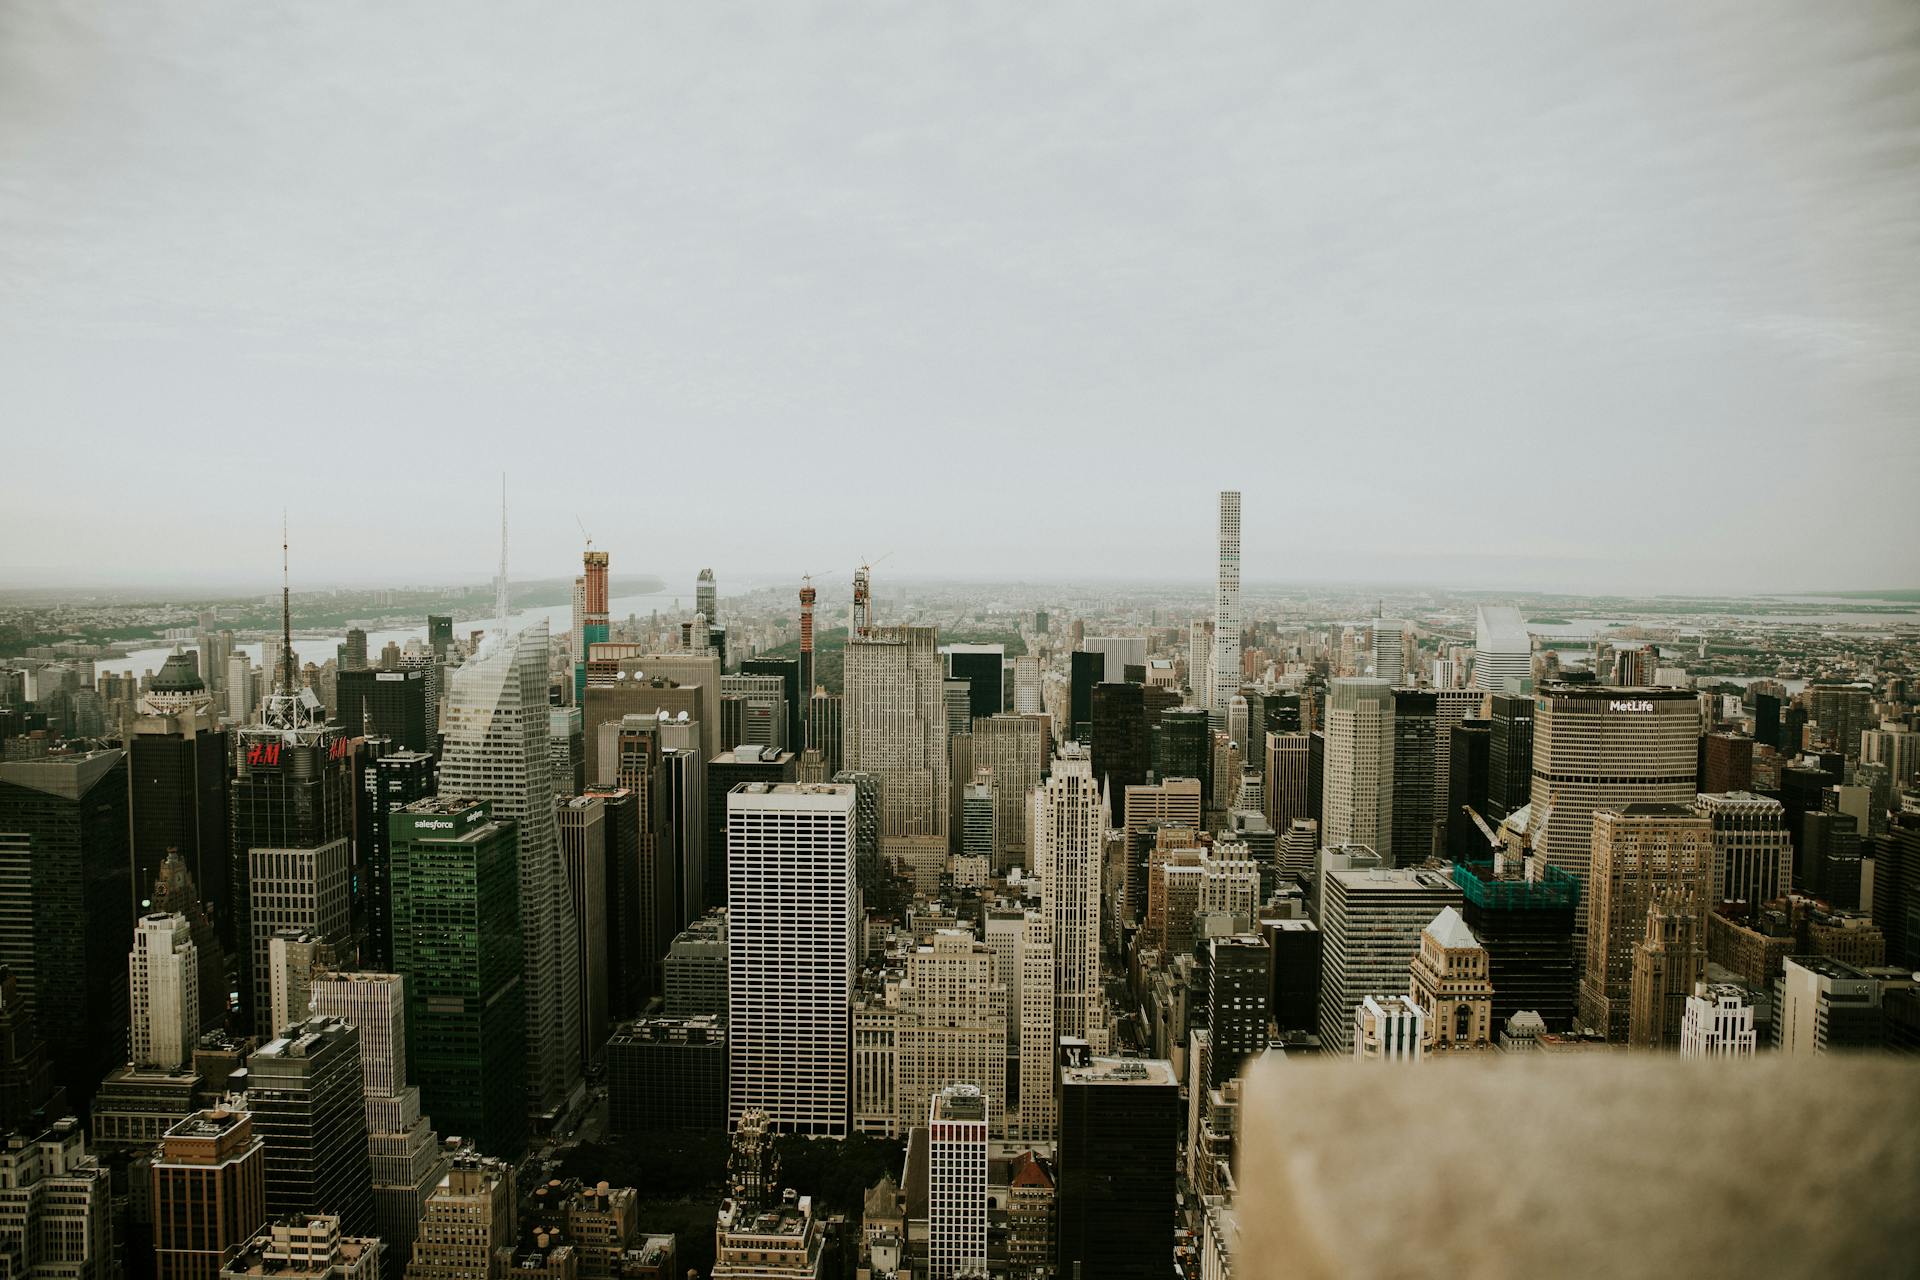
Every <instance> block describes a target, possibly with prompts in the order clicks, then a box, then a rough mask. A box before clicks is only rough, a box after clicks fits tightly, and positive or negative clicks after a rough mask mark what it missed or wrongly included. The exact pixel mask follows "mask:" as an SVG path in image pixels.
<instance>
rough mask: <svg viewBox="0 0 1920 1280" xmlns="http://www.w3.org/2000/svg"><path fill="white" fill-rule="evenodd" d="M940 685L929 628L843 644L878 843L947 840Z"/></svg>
mask: <svg viewBox="0 0 1920 1280" xmlns="http://www.w3.org/2000/svg"><path fill="white" fill-rule="evenodd" d="M945 680H946V677H945V675H944V674H943V673H942V670H941V662H940V653H939V641H938V637H937V636H936V635H935V632H934V629H933V628H932V627H870V628H869V633H868V634H867V635H866V636H864V637H859V638H856V639H854V640H853V641H852V642H851V643H849V644H848V645H847V650H846V680H845V685H846V731H845V733H846V744H845V762H846V767H847V768H848V769H854V770H858V771H860V772H862V773H872V774H875V775H877V776H878V777H879V779H880V835H881V837H882V838H883V839H884V838H887V837H890V836H921V835H924V836H944V835H946V833H947V812H948V808H949V796H948V779H947V765H948V761H947V721H946V707H945V704H944V701H943V692H944V690H943V686H944V683H945ZM775 1119H776V1121H777V1120H778V1119H779V1117H777V1116H776V1117H775Z"/></svg>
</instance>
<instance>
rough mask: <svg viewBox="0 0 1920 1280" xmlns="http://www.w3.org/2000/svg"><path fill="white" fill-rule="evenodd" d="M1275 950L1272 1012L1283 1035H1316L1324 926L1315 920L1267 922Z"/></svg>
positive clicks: (1265, 927) (1262, 925)
mask: <svg viewBox="0 0 1920 1280" xmlns="http://www.w3.org/2000/svg"><path fill="white" fill-rule="evenodd" d="M1260 932H1261V933H1262V934H1264V935H1265V936H1266V939H1267V945H1268V946H1269V947H1270V948H1271V949H1272V951H1273V961H1272V968H1273V985H1272V994H1271V995H1270V996H1269V1011H1270V1012H1271V1013H1272V1015H1273V1025H1274V1026H1275V1027H1277V1028H1278V1029H1279V1030H1281V1031H1282V1032H1286V1031H1305V1032H1309V1033H1311V1032H1313V1031H1314V1029H1315V1028H1316V1027H1318V1026H1319V1021H1320V967H1321V966H1320V926H1318V925H1316V924H1315V923H1314V922H1313V921H1311V920H1263V921H1261V922H1260Z"/></svg>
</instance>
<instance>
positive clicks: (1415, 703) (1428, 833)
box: [1389, 689, 1439, 866]
mask: <svg viewBox="0 0 1920 1280" xmlns="http://www.w3.org/2000/svg"><path fill="white" fill-rule="evenodd" d="M1438 704H1439V696H1438V695H1437V694H1436V693H1434V691H1433V690H1431V689H1395V690H1394V691H1393V839H1392V840H1391V841H1390V842H1389V843H1390V845H1391V847H1392V849H1393V851H1394V852H1393V856H1394V861H1395V862H1397V863H1398V864H1400V865H1402V866H1414V865H1415V864H1417V863H1421V862H1425V861H1426V860H1427V858H1429V857H1430V856H1432V854H1433V831H1434V817H1435V814H1436V812H1437V804H1436V798H1435V795H1434V756H1435V754H1436V753H1437V752H1438V750H1439V745H1438V740H1437V734H1438V728H1439V722H1438V719H1437V716H1436V714H1435V713H1436V710H1437V707H1438Z"/></svg>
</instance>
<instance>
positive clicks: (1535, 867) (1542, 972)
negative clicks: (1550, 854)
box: [1453, 832, 1580, 1031]
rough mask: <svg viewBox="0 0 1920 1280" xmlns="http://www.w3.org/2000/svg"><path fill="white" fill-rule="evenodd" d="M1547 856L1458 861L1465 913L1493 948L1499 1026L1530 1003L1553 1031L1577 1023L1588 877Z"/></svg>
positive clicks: (1490, 957)
mask: <svg viewBox="0 0 1920 1280" xmlns="http://www.w3.org/2000/svg"><path fill="white" fill-rule="evenodd" d="M1475 838H1476V839H1478V838H1479V837H1478V833H1477V832H1476V833H1475ZM1483 847H1484V846H1483ZM1477 856H1478V855H1476V857H1477ZM1539 863H1540V859H1538V858H1506V857H1502V858H1501V859H1499V860H1497V861H1491V862H1489V861H1483V860H1476V861H1472V862H1469V861H1467V860H1465V859H1464V858H1457V860H1456V861H1455V862H1454V864H1453V882H1454V883H1455V884H1457V885H1459V886H1460V891H1461V893H1462V895H1463V896H1464V897H1465V899H1466V901H1465V902H1464V903H1463V904H1462V906H1461V908H1460V913H1461V917H1462V918H1463V919H1464V920H1465V921H1466V923H1467V927H1468V928H1469V929H1471V930H1472V931H1473V933H1474V936H1475V937H1477V938H1478V939H1479V940H1480V945H1481V946H1483V947H1485V948H1486V952H1487V962H1488V973H1489V976H1490V978H1491V980H1492V982H1493V1025H1494V1026H1495V1027H1496V1028H1499V1027H1504V1026H1506V1025H1507V1019H1508V1018H1511V1017H1512V1016H1513V1015H1514V1014H1516V1013H1518V1012H1520V1011H1521V1010H1522V1009H1530V1010H1532V1011H1533V1012H1535V1013H1537V1014H1539V1015H1540V1019H1541V1021H1542V1022H1543V1023H1544V1024H1545V1025H1546V1027H1547V1028H1548V1029H1549V1030H1551V1031H1565V1030H1566V1029H1567V1028H1568V1027H1569V1026H1571V1025H1572V1023H1573V1012H1574V1006H1573V994H1574V975H1575V973H1576V970H1577V966H1576V964H1575V957H1574V950H1573V916H1574V909H1575V907H1577V906H1578V905H1579V901H1580V882H1579V881H1578V880H1576V879H1574V877H1573V875H1572V873H1571V872H1567V871H1562V870H1561V869H1560V868H1559V867H1548V866H1541V865H1539Z"/></svg>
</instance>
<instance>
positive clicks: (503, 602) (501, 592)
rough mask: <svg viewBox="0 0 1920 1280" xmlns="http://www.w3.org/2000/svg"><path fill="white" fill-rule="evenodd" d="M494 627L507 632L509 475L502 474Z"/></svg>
mask: <svg viewBox="0 0 1920 1280" xmlns="http://www.w3.org/2000/svg"><path fill="white" fill-rule="evenodd" d="M493 616H494V626H495V629H496V630H498V631H499V632H500V633H501V634H502V635H505V634H506V630H507V473H506V472H504V471H502V472H501V473H500V576H499V577H498V578H496V579H495V580H494V583H493Z"/></svg>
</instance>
